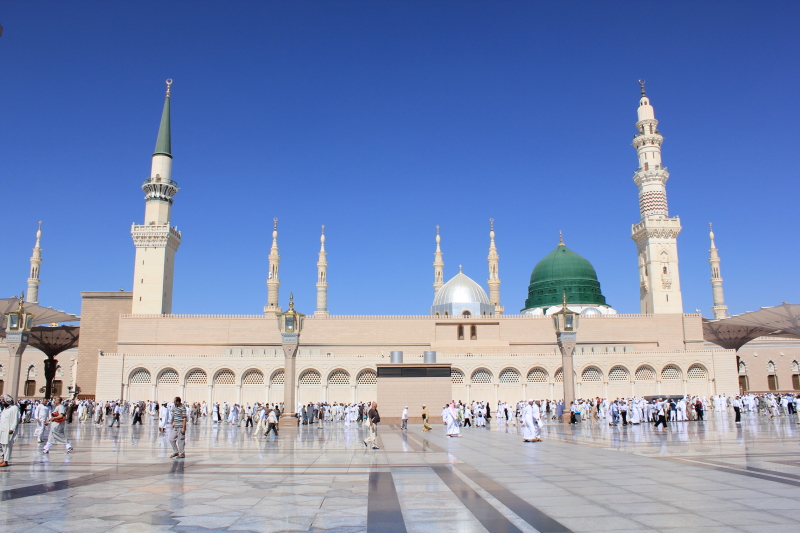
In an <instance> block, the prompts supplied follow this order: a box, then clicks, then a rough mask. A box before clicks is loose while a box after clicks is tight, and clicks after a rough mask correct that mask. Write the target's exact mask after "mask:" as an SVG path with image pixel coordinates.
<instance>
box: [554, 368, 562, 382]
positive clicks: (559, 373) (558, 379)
mask: <svg viewBox="0 0 800 533" xmlns="http://www.w3.org/2000/svg"><path fill="white" fill-rule="evenodd" d="M555 380H556V383H564V370H563V369H561V368H559V369H558V370H556V375H555Z"/></svg>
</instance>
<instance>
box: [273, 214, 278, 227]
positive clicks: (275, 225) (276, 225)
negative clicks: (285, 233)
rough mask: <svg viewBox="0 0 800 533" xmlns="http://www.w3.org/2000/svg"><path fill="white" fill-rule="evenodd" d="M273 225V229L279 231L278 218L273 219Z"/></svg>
mask: <svg viewBox="0 0 800 533" xmlns="http://www.w3.org/2000/svg"><path fill="white" fill-rule="evenodd" d="M272 223H273V224H272V229H274V230H276V229H278V219H277V217H276V218H273V219H272Z"/></svg>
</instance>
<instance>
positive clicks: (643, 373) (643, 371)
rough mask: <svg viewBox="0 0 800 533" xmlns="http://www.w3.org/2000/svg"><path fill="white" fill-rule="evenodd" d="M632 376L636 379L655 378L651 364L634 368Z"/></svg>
mask: <svg viewBox="0 0 800 533" xmlns="http://www.w3.org/2000/svg"><path fill="white" fill-rule="evenodd" d="M634 377H635V379H636V381H654V380H655V379H656V371H655V370H653V367H651V366H648V365H642V366H640V367H639V368H637V369H636V374H634Z"/></svg>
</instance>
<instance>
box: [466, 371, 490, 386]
mask: <svg viewBox="0 0 800 533" xmlns="http://www.w3.org/2000/svg"><path fill="white" fill-rule="evenodd" d="M470 381H472V383H478V384H483V383H491V382H492V373H491V372H489V371H488V370H486V369H485V368H481V369H478V370H476V371H475V372H473V373H472V378H471V380H470Z"/></svg>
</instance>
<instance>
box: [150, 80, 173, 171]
mask: <svg viewBox="0 0 800 533" xmlns="http://www.w3.org/2000/svg"><path fill="white" fill-rule="evenodd" d="M170 85H172V80H171V79H169V80H167V96H166V98H165V99H164V110H163V111H162V112H161V124H160V125H159V127H158V139H157V140H156V151H155V152H154V153H153V155H166V156H169V157H172V135H171V134H170V126H169V101H170V94H169V93H170Z"/></svg>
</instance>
